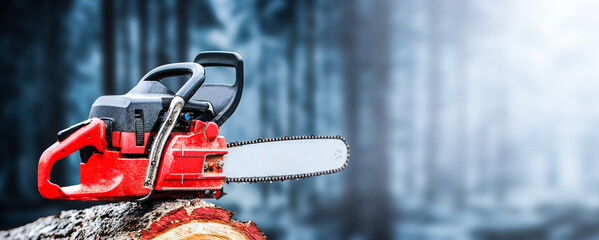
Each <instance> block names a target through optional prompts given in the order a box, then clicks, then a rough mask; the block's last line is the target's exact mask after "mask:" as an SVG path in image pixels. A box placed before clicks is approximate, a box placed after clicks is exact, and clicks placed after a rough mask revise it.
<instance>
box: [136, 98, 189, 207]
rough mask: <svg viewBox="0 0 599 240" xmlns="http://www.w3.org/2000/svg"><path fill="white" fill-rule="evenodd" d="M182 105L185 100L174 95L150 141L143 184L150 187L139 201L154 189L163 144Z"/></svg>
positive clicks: (147, 196) (175, 121) (173, 125)
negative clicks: (151, 141)
mask: <svg viewBox="0 0 599 240" xmlns="http://www.w3.org/2000/svg"><path fill="white" fill-rule="evenodd" d="M183 105H185V100H183V98H181V97H179V96H175V97H174V98H173V100H172V101H171V104H170V106H169V108H168V112H167V113H166V115H165V120H164V121H163V122H162V125H161V126H160V129H159V130H158V133H157V134H156V137H155V138H154V142H153V143H152V148H151V150H150V162H149V163H148V170H147V171H146V178H145V180H144V185H143V186H144V187H146V188H150V192H149V193H148V194H147V195H146V196H144V197H143V198H141V199H139V200H141V201H143V200H146V199H148V198H149V197H150V195H152V192H153V191H154V185H155V184H156V174H157V173H158V167H159V166H160V159H161V158H162V152H163V150H164V146H165V145H166V141H167V140H168V137H169V135H170V134H171V131H173V128H174V127H175V124H176V123H177V117H178V116H179V114H181V110H182V109H183Z"/></svg>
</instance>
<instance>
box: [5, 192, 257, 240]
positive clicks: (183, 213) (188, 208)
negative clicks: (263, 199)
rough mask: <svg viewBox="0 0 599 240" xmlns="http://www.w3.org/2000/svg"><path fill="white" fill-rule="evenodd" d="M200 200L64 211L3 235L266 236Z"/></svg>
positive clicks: (126, 236)
mask: <svg viewBox="0 0 599 240" xmlns="http://www.w3.org/2000/svg"><path fill="white" fill-rule="evenodd" d="M232 215H233V213H231V212H229V211H227V210H225V209H222V208H220V207H218V206H216V205H214V204H211V203H207V202H204V201H202V200H199V199H177V200H163V201H155V202H119V203H110V204H105V205H99V206H94V207H91V208H88V209H83V210H69V211H62V212H60V213H59V214H57V215H52V216H48V217H43V218H40V219H38V220H37V221H35V222H32V223H29V224H27V225H24V226H21V227H18V228H14V229H11V230H8V231H0V238H1V239H47V238H50V239H115V238H116V239H252V240H253V239H266V237H265V236H264V234H263V233H262V231H260V229H258V227H257V226H256V224H255V223H253V222H251V221H250V222H245V223H244V222H239V221H236V220H232V219H231V216H232Z"/></svg>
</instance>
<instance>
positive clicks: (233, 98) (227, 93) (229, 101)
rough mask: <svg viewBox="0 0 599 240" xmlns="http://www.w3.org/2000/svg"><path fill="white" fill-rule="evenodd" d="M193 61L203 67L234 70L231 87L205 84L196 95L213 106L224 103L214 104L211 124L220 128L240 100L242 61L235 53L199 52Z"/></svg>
mask: <svg viewBox="0 0 599 240" xmlns="http://www.w3.org/2000/svg"><path fill="white" fill-rule="evenodd" d="M193 61H194V62H196V63H199V64H201V65H202V66H204V67H232V68H235V83H234V84H233V85H227V84H205V85H204V86H203V87H202V89H200V91H199V92H198V94H196V95H200V96H201V98H204V97H206V98H208V100H210V101H211V102H213V104H215V103H217V102H218V101H226V102H222V104H215V109H214V110H215V114H216V116H215V117H214V120H213V122H215V123H216V124H217V125H218V126H221V125H222V124H223V123H224V122H225V121H227V119H229V117H230V116H231V114H233V112H234V111H235V109H236V108H237V105H239V101H240V100H241V93H242V91H243V59H242V58H241V55H239V54H238V53H236V52H225V51H206V52H200V54H198V55H197V56H196V57H195V59H194V60H193ZM213 96H214V97H213ZM219 98H220V99H219Z"/></svg>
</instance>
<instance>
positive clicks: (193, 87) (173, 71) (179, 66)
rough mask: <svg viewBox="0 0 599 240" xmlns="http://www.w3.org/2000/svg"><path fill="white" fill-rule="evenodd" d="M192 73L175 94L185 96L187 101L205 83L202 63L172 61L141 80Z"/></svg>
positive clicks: (156, 79)
mask: <svg viewBox="0 0 599 240" xmlns="http://www.w3.org/2000/svg"><path fill="white" fill-rule="evenodd" d="M186 75H191V76H190V77H189V79H188V80H187V82H185V84H184V85H183V86H182V87H181V88H180V89H179V91H177V93H175V95H177V96H179V97H181V98H183V100H185V102H188V101H189V99H191V97H192V96H193V95H194V94H195V92H196V91H198V89H199V88H200V86H202V84H204V80H206V75H205V74H204V68H203V67H202V65H200V64H197V63H194V62H181V63H171V64H166V65H162V66H159V67H157V68H154V69H152V71H150V72H148V73H147V74H146V75H145V76H144V77H143V78H141V81H160V80H162V79H164V78H167V77H176V76H186Z"/></svg>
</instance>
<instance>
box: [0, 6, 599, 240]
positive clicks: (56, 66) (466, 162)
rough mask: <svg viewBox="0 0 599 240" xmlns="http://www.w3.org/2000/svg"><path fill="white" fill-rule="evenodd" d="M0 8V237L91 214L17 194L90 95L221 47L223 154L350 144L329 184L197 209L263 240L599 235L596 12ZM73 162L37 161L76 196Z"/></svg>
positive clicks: (230, 192) (31, 183)
mask: <svg viewBox="0 0 599 240" xmlns="http://www.w3.org/2000/svg"><path fill="white" fill-rule="evenodd" d="M0 4H1V7H0V11H1V14H0V19H1V21H0V28H1V29H0V49H1V50H0V53H1V54H0V69H1V71H0V74H1V83H2V87H1V88H0V101H1V112H0V114H1V117H0V126H2V127H1V128H0V137H1V144H0V193H2V194H0V229H9V228H13V227H16V226H20V225H23V224H25V223H28V222H31V221H34V220H35V219H37V218H39V217H43V216H47V215H51V214H57V213H58V212H59V211H60V210H67V209H81V208H85V207H88V206H92V205H94V204H97V203H93V202H61V201H50V200H45V199H43V198H42V197H41V196H40V194H39V192H38V190H37V163H38V160H39V157H40V155H41V153H42V152H43V151H44V150H45V149H46V148H47V147H49V146H50V145H51V144H52V143H54V142H55V141H56V133H57V132H58V131H60V130H62V129H64V128H66V127H68V126H71V125H72V124H75V123H77V122H80V121H82V120H85V119H87V118H88V115H89V109H90V107H91V105H92V103H93V102H94V100H95V99H96V98H98V97H99V96H101V95H106V94H124V93H126V92H127V91H128V90H129V89H131V88H132V87H133V86H134V85H135V84H136V83H137V82H138V81H139V80H140V78H141V77H142V76H143V75H144V74H145V73H146V72H148V71H149V70H151V69H153V68H154V67H157V66H159V65H162V64H166V63H172V62H183V61H192V60H193V58H194V57H195V55H196V54H198V53H199V52H200V51H210V50H226V51H234V52H238V53H240V54H241V55H242V56H243V58H244V62H245V86H244V91H243V96H242V100H241V103H240V105H239V106H238V108H237V110H236V112H235V113H234V114H233V115H232V116H231V118H230V119H229V120H228V121H227V122H226V123H225V124H224V125H223V127H222V129H221V135H223V136H225V138H226V139H227V141H228V142H232V141H241V140H252V139H257V138H267V137H282V136H293V135H312V134H315V135H342V136H344V137H346V138H347V140H348V142H349V144H350V151H351V158H350V163H349V166H348V167H347V168H346V169H345V170H344V171H342V172H340V173H337V174H332V175H326V176H318V177H313V178H309V179H302V180H298V181H286V182H282V183H281V182H273V183H259V184H228V185H227V186H226V187H225V192H226V193H227V195H226V196H225V197H223V198H222V199H220V200H210V202H213V203H215V204H217V205H220V206H222V207H224V208H226V209H228V210H230V211H233V212H236V215H235V218H237V219H240V220H243V221H248V220H251V221H254V222H256V224H257V225H258V226H259V227H260V228H261V229H262V230H263V231H264V232H265V233H266V235H267V236H268V237H269V238H271V239H430V240H435V239H514V240H516V239H599V94H598V91H597V89H599V68H598V67H597V66H599V46H598V45H597V43H598V42H599V26H597V24H596V23H597V22H599V15H598V14H596V11H597V9H599V3H597V2H592V1H583V0H526V1H515V0H507V1H475V0H463V1H458V0H397V1H395V0H376V1H367V0H362V1H360V0H304V1H292V0H289V1H282V0H281V1H279V0H272V1H268V0H248V1H233V0H214V1H192V0H179V1H157V0H154V1H153V0H148V1H143V0H132V1H116V0H104V1H86V0H56V1H19V0H12V1H3V2H2V3H0ZM207 76H208V78H207V81H208V82H210V81H220V82H228V81H229V82H230V81H233V76H234V75H233V73H232V72H229V71H224V70H217V69H214V70H213V69H207ZM169 84H170V85H169V87H173V88H177V87H178V86H180V84H181V82H180V81H174V82H171V83H169ZM595 88H597V89H595ZM75 155H76V154H75ZM79 162H80V160H79V157H78V156H73V157H72V158H71V159H69V160H68V161H63V162H61V164H57V165H56V166H55V167H54V168H53V170H52V174H53V176H52V177H53V179H56V181H57V182H59V183H62V184H64V185H67V184H76V183H77V182H78V181H79V172H78V171H79Z"/></svg>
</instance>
